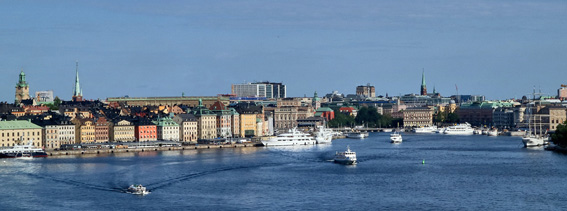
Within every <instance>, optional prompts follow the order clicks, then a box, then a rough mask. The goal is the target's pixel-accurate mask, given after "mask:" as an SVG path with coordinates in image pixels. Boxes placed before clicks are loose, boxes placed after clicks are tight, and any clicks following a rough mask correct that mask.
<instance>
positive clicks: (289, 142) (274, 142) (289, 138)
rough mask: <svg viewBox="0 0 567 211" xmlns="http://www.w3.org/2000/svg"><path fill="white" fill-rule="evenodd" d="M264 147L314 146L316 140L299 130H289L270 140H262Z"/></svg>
mask: <svg viewBox="0 0 567 211" xmlns="http://www.w3.org/2000/svg"><path fill="white" fill-rule="evenodd" d="M262 144H264V146H293V145H314V144H316V141H315V139H314V138H313V137H312V136H310V135H309V134H307V133H303V132H301V131H299V130H297V128H293V129H291V130H289V132H288V133H282V134H280V135H278V136H276V137H273V138H270V139H268V140H262Z"/></svg>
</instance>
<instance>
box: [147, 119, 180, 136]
mask: <svg viewBox="0 0 567 211" xmlns="http://www.w3.org/2000/svg"><path fill="white" fill-rule="evenodd" d="M153 123H154V124H155V125H156V130H157V139H158V140H164V141H179V125H178V124H177V123H176V122H175V121H173V119H171V118H169V117H162V118H158V119H157V120H156V121H153Z"/></svg>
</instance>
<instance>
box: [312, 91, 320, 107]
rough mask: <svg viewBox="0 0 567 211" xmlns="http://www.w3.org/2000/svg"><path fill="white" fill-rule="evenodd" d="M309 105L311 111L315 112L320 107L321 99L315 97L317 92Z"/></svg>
mask: <svg viewBox="0 0 567 211" xmlns="http://www.w3.org/2000/svg"><path fill="white" fill-rule="evenodd" d="M311 105H312V106H313V110H317V109H319V108H320V107H321V99H320V98H319V96H317V91H315V93H314V94H313V99H312V101H311Z"/></svg>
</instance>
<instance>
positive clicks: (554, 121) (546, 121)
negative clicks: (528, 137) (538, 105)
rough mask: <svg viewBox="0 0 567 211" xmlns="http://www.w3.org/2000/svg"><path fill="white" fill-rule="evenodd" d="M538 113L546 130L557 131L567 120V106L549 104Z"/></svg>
mask: <svg viewBox="0 0 567 211" xmlns="http://www.w3.org/2000/svg"><path fill="white" fill-rule="evenodd" d="M538 115H539V116H540V118H541V120H540V121H541V124H542V129H543V130H544V131H555V130H557V126H558V125H559V124H563V123H564V122H565V120H567V111H566V108H565V107H564V106H561V105H547V106H545V107H543V108H542V109H540V110H539V112H538Z"/></svg>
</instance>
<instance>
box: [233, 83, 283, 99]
mask: <svg viewBox="0 0 567 211" xmlns="http://www.w3.org/2000/svg"><path fill="white" fill-rule="evenodd" d="M232 94H234V95H236V96H237V97H265V98H275V99H277V98H286V86H285V85H283V84H282V83H271V82H255V83H247V84H233V85H232Z"/></svg>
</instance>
